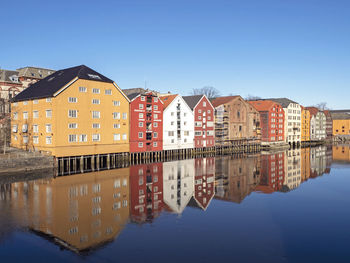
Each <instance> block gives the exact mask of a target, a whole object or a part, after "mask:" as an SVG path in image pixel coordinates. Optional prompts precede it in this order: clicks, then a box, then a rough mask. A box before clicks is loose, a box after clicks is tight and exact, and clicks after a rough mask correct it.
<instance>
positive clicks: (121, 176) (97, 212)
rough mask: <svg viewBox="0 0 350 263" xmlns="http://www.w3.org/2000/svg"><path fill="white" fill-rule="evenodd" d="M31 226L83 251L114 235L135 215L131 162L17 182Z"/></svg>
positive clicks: (15, 199) (15, 191)
mask: <svg viewBox="0 0 350 263" xmlns="http://www.w3.org/2000/svg"><path fill="white" fill-rule="evenodd" d="M11 188H12V193H11V195H12V197H11V199H12V203H13V204H14V205H15V206H16V208H17V211H19V210H21V211H23V213H22V216H23V217H24V218H25V219H26V222H27V224H28V226H29V228H30V229H31V230H32V231H33V232H35V233H37V234H39V235H42V236H44V237H45V238H47V239H49V240H52V241H53V242H55V243H57V244H59V245H60V246H63V247H66V248H68V249H70V250H73V251H76V252H81V251H85V250H90V249H92V248H94V247H96V246H100V245H102V244H104V243H106V242H109V241H112V240H113V239H114V238H115V237H116V236H117V235H118V234H119V233H120V231H121V230H122V229H123V227H124V225H125V224H126V223H127V221H128V218H129V168H122V169H117V170H108V171H100V172H93V173H87V174H79V175H72V176H65V177H58V178H55V179H51V180H39V181H31V182H24V183H14V184H12V187H11Z"/></svg>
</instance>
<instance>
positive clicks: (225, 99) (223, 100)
mask: <svg viewBox="0 0 350 263" xmlns="http://www.w3.org/2000/svg"><path fill="white" fill-rule="evenodd" d="M236 98H241V96H226V97H218V98H215V99H213V100H212V101H211V104H212V105H213V107H214V108H216V107H218V106H220V105H222V104H226V103H228V102H230V101H232V100H233V99H236Z"/></svg>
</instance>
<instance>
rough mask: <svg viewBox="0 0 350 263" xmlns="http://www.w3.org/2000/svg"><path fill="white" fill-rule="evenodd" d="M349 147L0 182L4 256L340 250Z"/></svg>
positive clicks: (86, 258) (254, 255)
mask: <svg viewBox="0 0 350 263" xmlns="http://www.w3.org/2000/svg"><path fill="white" fill-rule="evenodd" d="M349 185H350V149H349V146H346V145H339V146H319V147H315V148H303V149H296V150H290V151H283V152H276V153H268V152H262V153H261V154H255V155H239V156H218V157H207V158H197V159H188V160H178V161H171V162H164V163H152V164H143V165H135V166H130V167H127V168H121V169H114V170H104V171H99V172H91V173H85V174H76V175H69V176H60V177H56V178H54V177H50V176H48V178H45V179H38V180H32V181H24V182H15V183H11V184H3V185H0V211H1V215H0V258H1V262H269V263H270V262H349V258H350V250H349V248H348V246H349V244H350V223H349V222H350V195H349V192H350V191H349Z"/></svg>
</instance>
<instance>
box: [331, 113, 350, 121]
mask: <svg viewBox="0 0 350 263" xmlns="http://www.w3.org/2000/svg"><path fill="white" fill-rule="evenodd" d="M331 116H332V119H333V120H349V119H350V112H349V113H348V112H333V111H331Z"/></svg>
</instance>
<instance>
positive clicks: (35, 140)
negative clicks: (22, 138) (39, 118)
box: [33, 136, 39, 144]
mask: <svg viewBox="0 0 350 263" xmlns="http://www.w3.org/2000/svg"><path fill="white" fill-rule="evenodd" d="M33 143H34V144H38V143H39V136H33Z"/></svg>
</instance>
